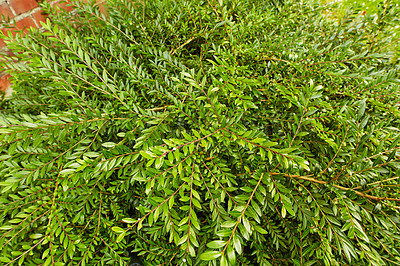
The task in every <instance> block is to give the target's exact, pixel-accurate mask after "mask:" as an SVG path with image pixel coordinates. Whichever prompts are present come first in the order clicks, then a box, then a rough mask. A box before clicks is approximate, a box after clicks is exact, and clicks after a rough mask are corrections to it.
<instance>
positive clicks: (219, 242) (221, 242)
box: [207, 240, 226, 248]
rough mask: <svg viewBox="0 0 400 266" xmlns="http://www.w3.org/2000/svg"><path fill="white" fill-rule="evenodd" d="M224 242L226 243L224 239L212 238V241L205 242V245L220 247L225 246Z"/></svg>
mask: <svg viewBox="0 0 400 266" xmlns="http://www.w3.org/2000/svg"><path fill="white" fill-rule="evenodd" d="M225 244H226V241H224V240H214V241H211V242H209V243H207V247H209V248H221V247H223V246H225Z"/></svg>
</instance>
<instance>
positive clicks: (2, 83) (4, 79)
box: [0, 74, 11, 91]
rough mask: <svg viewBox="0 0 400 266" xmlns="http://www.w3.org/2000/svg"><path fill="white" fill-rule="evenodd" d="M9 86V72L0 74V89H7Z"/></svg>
mask: <svg viewBox="0 0 400 266" xmlns="http://www.w3.org/2000/svg"><path fill="white" fill-rule="evenodd" d="M10 87H11V82H10V74H6V75H3V76H0V91H5V90H8V89H9V88H10Z"/></svg>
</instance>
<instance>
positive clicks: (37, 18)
mask: <svg viewBox="0 0 400 266" xmlns="http://www.w3.org/2000/svg"><path fill="white" fill-rule="evenodd" d="M40 1H47V2H49V3H50V4H51V5H53V6H58V7H60V8H63V9H65V10H68V11H71V10H72V7H71V6H67V4H66V3H65V0H64V1H63V0H0V20H3V18H2V16H4V18H5V19H6V20H7V18H9V19H12V20H14V21H15V25H16V28H17V29H18V30H23V31H24V32H25V33H26V32H28V29H29V28H30V27H35V28H39V27H41V24H40V22H41V21H46V15H45V14H42V13H43V12H42V9H41V8H40V6H39V4H38V2H40ZM96 2H97V3H99V4H102V3H103V2H104V0H96ZM101 9H102V11H103V12H104V9H103V7H101ZM9 30H11V29H7V28H1V31H2V32H3V33H4V34H6V35H7V31H9ZM0 52H3V53H6V54H9V53H10V51H8V49H7V46H6V44H5V42H4V40H2V39H1V38H0ZM11 85H12V84H10V76H9V75H8V74H4V73H2V72H1V70H0V91H5V92H6V95H7V94H10V92H11Z"/></svg>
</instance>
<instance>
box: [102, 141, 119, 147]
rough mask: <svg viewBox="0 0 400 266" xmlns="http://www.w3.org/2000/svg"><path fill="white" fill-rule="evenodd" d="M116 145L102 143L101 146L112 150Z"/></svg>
mask: <svg viewBox="0 0 400 266" xmlns="http://www.w3.org/2000/svg"><path fill="white" fill-rule="evenodd" d="M115 145H116V144H115V143H114V142H105V143H102V144H101V146H103V147H105V148H112V147H114V146H115Z"/></svg>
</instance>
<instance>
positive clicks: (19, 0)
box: [9, 0, 38, 15]
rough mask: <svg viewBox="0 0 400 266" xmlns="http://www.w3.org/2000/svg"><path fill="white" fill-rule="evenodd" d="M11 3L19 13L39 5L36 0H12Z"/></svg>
mask: <svg viewBox="0 0 400 266" xmlns="http://www.w3.org/2000/svg"><path fill="white" fill-rule="evenodd" d="M9 3H10V6H11V7H12V8H13V9H14V11H15V13H17V15H19V14H22V13H24V12H26V11H29V10H32V9H33V8H35V7H37V6H38V3H37V2H36V0H10V1H9Z"/></svg>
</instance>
